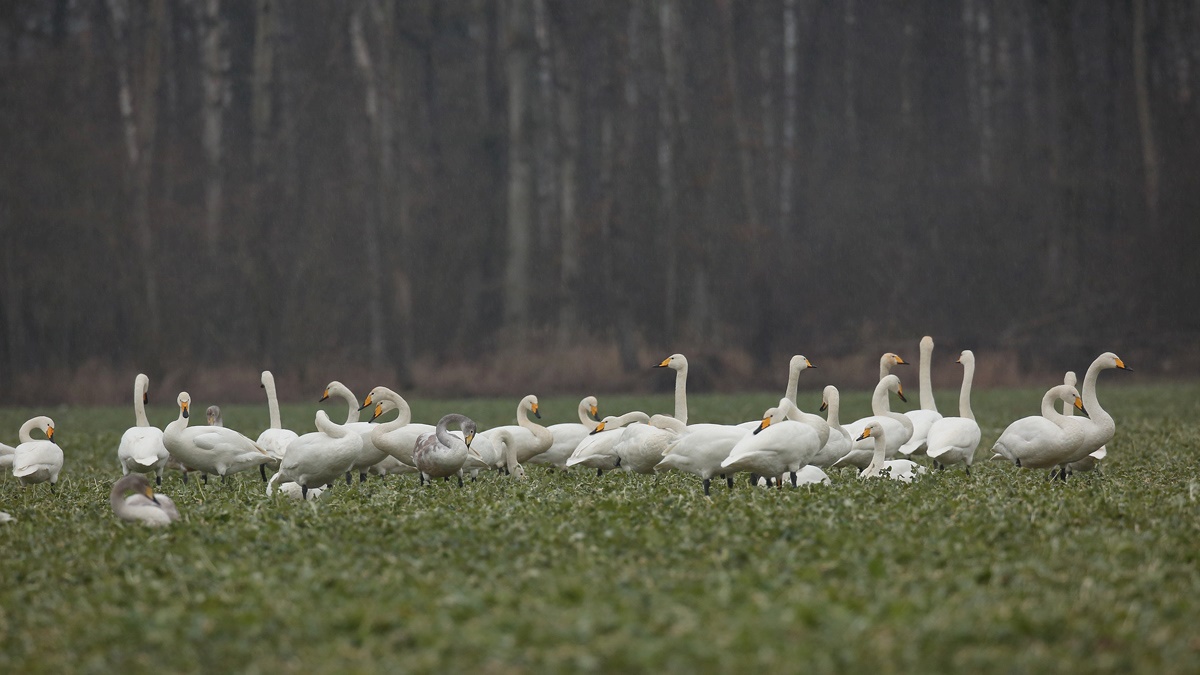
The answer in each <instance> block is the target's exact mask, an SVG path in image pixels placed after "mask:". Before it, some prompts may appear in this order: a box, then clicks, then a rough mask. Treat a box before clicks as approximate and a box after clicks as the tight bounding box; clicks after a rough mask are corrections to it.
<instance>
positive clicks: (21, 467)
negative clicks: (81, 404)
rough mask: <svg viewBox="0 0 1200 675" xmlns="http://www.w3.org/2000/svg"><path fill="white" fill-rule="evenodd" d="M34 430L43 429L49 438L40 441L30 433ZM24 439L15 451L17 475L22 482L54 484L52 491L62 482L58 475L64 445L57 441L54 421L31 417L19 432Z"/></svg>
mask: <svg viewBox="0 0 1200 675" xmlns="http://www.w3.org/2000/svg"><path fill="white" fill-rule="evenodd" d="M34 429H41V430H42V432H43V433H45V434H46V440H37V439H34V438H33V437H32V436H30V435H29V434H30V432H32V431H33V430H34ZM17 438H19V439H20V440H21V444H20V445H18V446H17V447H16V448H15V449H14V451H13V475H14V476H16V477H17V479H18V480H20V481H21V485H34V484H36V483H45V482H49V483H50V491H51V492H53V491H54V485H55V484H56V483H58V474H59V473H60V472H61V471H62V467H63V452H62V448H60V447H58V441H56V440H54V420H52V419H50V418H49V417H45V416H39V417H34V418H32V419H30V420H27V421H26V422H25V424H22V425H21V430H20V431H18V432H17Z"/></svg>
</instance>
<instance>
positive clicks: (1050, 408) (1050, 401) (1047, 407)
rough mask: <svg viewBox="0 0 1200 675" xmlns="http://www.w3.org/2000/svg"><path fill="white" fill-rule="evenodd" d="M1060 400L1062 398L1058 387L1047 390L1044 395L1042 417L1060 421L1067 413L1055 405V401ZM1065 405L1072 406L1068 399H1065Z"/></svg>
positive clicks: (1055, 421) (1066, 406)
mask: <svg viewBox="0 0 1200 675" xmlns="http://www.w3.org/2000/svg"><path fill="white" fill-rule="evenodd" d="M1058 400H1060V397H1059V395H1058V390H1057V389H1051V390H1050V391H1048V392H1046V395H1045V396H1043V397H1042V417H1045V418H1046V419H1048V420H1050V421H1051V422H1054V423H1056V424H1057V423H1058V420H1060V419H1062V418H1063V417H1066V415H1064V414H1062V413H1060V412H1058V408H1056V407H1054V403H1055V402H1056V401H1058ZM1063 407H1064V408H1069V407H1071V404H1070V403H1067V401H1066V400H1063Z"/></svg>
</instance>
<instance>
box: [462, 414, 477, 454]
mask: <svg viewBox="0 0 1200 675" xmlns="http://www.w3.org/2000/svg"><path fill="white" fill-rule="evenodd" d="M461 428H462V433H463V440H464V441H465V442H466V444H467V447H468V448H470V447H471V441H473V440H475V420H472V419H467V420H465V421H464V422H463V423H462V427H461Z"/></svg>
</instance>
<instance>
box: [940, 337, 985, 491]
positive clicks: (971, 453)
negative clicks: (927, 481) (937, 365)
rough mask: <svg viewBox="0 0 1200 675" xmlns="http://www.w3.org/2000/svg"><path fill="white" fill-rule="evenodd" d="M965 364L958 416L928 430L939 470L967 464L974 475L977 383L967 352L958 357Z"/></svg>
mask: <svg viewBox="0 0 1200 675" xmlns="http://www.w3.org/2000/svg"><path fill="white" fill-rule="evenodd" d="M958 362H959V363H961V364H963V381H962V389H961V391H960V392H959V394H958V417H943V418H942V419H940V420H938V421H936V422H934V423H933V426H931V427H930V428H929V439H928V443H929V448H928V451H927V453H928V455H929V458H930V459H932V460H933V461H934V463H935V464H936V465H937V466H939V467H945V466H950V465H951V464H965V465H966V471H967V475H968V476H969V475H971V464H972V463H973V462H974V461H975V449H976V448H978V447H979V439H980V430H979V423H978V422H976V421H975V413H974V412H973V411H972V410H971V384H972V382H974V380H975V354H974V353H973V352H972V351H971V350H969V349H967V350H964V351H963V353H962V355H960V356H959V357H958Z"/></svg>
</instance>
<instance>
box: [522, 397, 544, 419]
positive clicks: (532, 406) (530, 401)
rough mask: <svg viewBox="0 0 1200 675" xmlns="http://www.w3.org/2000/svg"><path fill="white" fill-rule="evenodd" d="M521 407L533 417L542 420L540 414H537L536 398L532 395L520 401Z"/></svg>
mask: <svg viewBox="0 0 1200 675" xmlns="http://www.w3.org/2000/svg"><path fill="white" fill-rule="evenodd" d="M521 407H522V408H525V409H526V410H528V411H529V412H531V413H533V416H534V417H536V418H538V419H539V420H540V419H542V413H540V412H538V398H537V396H534V395H533V394H530V395H528V396H526V397H525V398H523V399H521Z"/></svg>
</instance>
